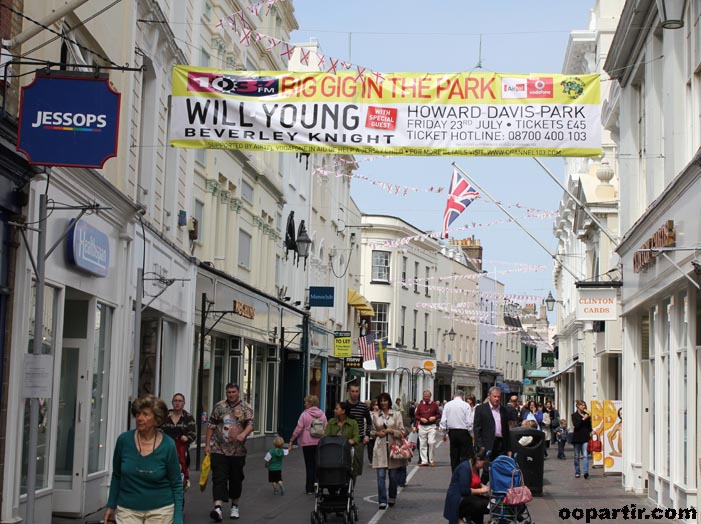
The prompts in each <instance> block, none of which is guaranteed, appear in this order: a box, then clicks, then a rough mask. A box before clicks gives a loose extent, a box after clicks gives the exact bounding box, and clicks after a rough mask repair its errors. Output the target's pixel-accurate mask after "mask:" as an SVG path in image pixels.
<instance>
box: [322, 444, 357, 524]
mask: <svg viewBox="0 0 701 524" xmlns="http://www.w3.org/2000/svg"><path fill="white" fill-rule="evenodd" d="M352 469H353V446H351V445H350V444H348V441H347V440H346V439H345V438H344V437H324V438H322V439H321V440H320V441H319V447H318V448H317V451H316V477H317V484H316V492H315V493H314V495H315V500H314V511H312V514H311V521H312V524H321V523H322V518H323V522H326V516H327V515H328V514H330V513H331V514H335V515H337V516H343V524H352V523H353V521H356V522H357V521H358V507H357V506H356V505H355V502H354V501H353V489H354V487H355V486H354V482H355V480H354V479H353V476H352V475H351V472H352Z"/></svg>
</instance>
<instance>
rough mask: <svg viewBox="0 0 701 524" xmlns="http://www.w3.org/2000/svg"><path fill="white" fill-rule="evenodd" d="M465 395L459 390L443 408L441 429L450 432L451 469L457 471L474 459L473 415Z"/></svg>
mask: <svg viewBox="0 0 701 524" xmlns="http://www.w3.org/2000/svg"><path fill="white" fill-rule="evenodd" d="M464 395H465V393H464V392H463V391H462V390H461V389H458V390H457V391H456V392H455V396H454V397H453V400H451V401H450V402H448V403H447V404H446V405H445V407H444V408H443V414H442V416H441V424H440V428H441V430H443V431H444V432H445V431H446V430H448V438H449V439H450V469H451V471H455V468H457V467H458V465H459V464H460V463H461V462H463V461H465V460H467V459H468V458H470V457H472V455H473V453H474V452H473V449H472V437H471V436H470V431H471V430H472V420H473V413H472V408H471V407H470V405H469V404H468V403H467V402H465V401H464V400H463V396H464Z"/></svg>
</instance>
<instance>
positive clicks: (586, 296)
mask: <svg viewBox="0 0 701 524" xmlns="http://www.w3.org/2000/svg"><path fill="white" fill-rule="evenodd" d="M577 291H578V293H579V296H578V298H577V320H617V319H618V298H617V292H616V289H614V288H591V289H582V288H580V289H578V290H577Z"/></svg>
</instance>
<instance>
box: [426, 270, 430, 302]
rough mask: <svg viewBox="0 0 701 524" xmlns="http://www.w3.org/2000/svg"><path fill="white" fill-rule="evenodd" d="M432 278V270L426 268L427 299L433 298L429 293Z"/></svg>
mask: <svg viewBox="0 0 701 524" xmlns="http://www.w3.org/2000/svg"><path fill="white" fill-rule="evenodd" d="M430 277H431V268H430V267H428V266H426V291H425V295H426V296H427V297H430V296H431V293H430V292H429V289H428V281H429V280H430Z"/></svg>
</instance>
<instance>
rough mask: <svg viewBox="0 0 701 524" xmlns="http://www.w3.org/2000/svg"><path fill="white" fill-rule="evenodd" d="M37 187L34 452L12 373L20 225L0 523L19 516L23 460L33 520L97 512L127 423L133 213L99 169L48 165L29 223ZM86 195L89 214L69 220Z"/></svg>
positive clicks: (24, 324) (23, 294)
mask: <svg viewBox="0 0 701 524" xmlns="http://www.w3.org/2000/svg"><path fill="white" fill-rule="evenodd" d="M40 194H42V195H44V194H46V195H47V196H46V199H47V201H48V202H49V206H48V208H49V212H50V215H49V217H48V219H47V220H46V222H45V226H46V231H47V234H46V237H47V246H48V248H49V249H50V248H51V247H52V246H54V247H55V249H54V250H53V251H52V252H51V254H50V255H49V257H48V258H47V263H46V270H45V278H46V280H45V286H44V299H43V306H44V312H43V315H42V332H41V334H40V336H41V353H42V354H43V355H46V356H48V357H49V358H48V359H47V365H46V366H45V367H43V368H42V370H41V374H42V375H43V379H42V382H46V383H49V384H51V387H50V388H49V389H50V395H42V396H39V399H38V402H39V427H38V436H37V437H38V438H37V450H36V455H32V456H31V457H29V448H28V440H29V435H30V432H31V428H30V425H29V405H30V402H29V400H27V398H28V397H30V396H33V397H35V398H36V397H37V396H38V395H36V393H33V391H35V389H34V388H32V387H28V388H27V389H25V386H26V385H29V384H31V382H30V381H28V380H25V375H24V368H23V362H24V359H25V355H26V353H27V348H32V347H33V343H34V336H35V333H34V317H35V314H34V312H35V303H36V289H35V273H34V267H35V262H34V261H35V260H36V244H35V239H36V233H35V232H34V231H32V230H28V231H27V232H26V235H27V237H28V241H29V246H30V247H29V248H25V247H22V248H21V249H19V250H18V254H17V271H16V275H15V278H14V281H13V283H12V287H13V289H12V297H13V305H12V318H13V323H12V333H13V337H12V343H11V346H10V355H9V358H7V359H6V362H8V363H9V369H8V375H7V376H8V382H7V385H8V389H7V406H8V408H7V413H6V419H5V420H3V424H4V425H5V427H6V428H7V434H6V442H5V451H4V453H5V454H4V463H5V469H4V482H3V493H2V500H3V504H2V513H1V515H0V520H1V521H2V522H18V521H19V520H20V519H21V518H24V514H25V511H26V507H25V506H26V494H27V490H28V489H29V486H28V482H27V480H28V464H32V465H33V466H34V467H36V490H35V493H36V498H35V499H34V505H33V511H34V515H35V520H36V521H37V522H50V521H51V515H52V514H61V515H69V516H74V517H82V516H84V515H87V514H90V513H92V512H95V511H97V510H98V509H100V508H102V507H104V505H105V503H106V501H107V486H108V485H109V475H108V470H109V468H110V465H111V462H110V461H111V450H112V449H113V446H114V441H115V439H116V437H117V435H118V434H119V433H120V432H121V431H123V429H124V428H125V427H126V423H127V418H128V397H129V393H130V384H131V372H130V359H131V348H132V342H133V341H132V340H131V339H130V338H129V337H128V336H126V337H125V336H123V334H124V333H130V332H131V329H132V316H131V309H132V308H131V304H132V300H133V298H134V289H135V282H136V278H135V277H136V275H135V273H134V272H133V271H132V269H133V267H132V266H131V264H130V261H131V250H132V249H133V234H134V224H135V222H136V217H137V214H138V212H139V208H137V207H136V206H135V205H134V204H133V203H131V202H130V201H128V200H127V199H125V198H124V197H123V196H122V194H121V193H120V192H119V191H118V190H117V189H116V188H115V187H113V186H112V185H111V184H110V183H109V182H108V181H107V180H106V179H105V178H104V177H102V176H99V175H97V174H95V173H93V172H91V171H87V170H69V169H62V168H54V169H52V173H51V179H50V181H47V180H46V179H43V180H42V181H35V182H33V183H32V186H31V188H30V201H29V205H28V208H27V209H28V211H27V217H28V219H27V221H28V222H36V220H37V215H38V206H39V204H38V202H39V195H40ZM59 202H60V203H61V204H58V203H59ZM94 202H96V203H98V204H99V206H100V208H101V210H100V212H99V213H95V212H93V213H92V214H88V215H85V216H82V217H80V219H79V220H76V219H78V218H79V215H80V211H81V208H82V207H84V206H90V203H94ZM72 221H74V222H72ZM47 252H48V251H47Z"/></svg>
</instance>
